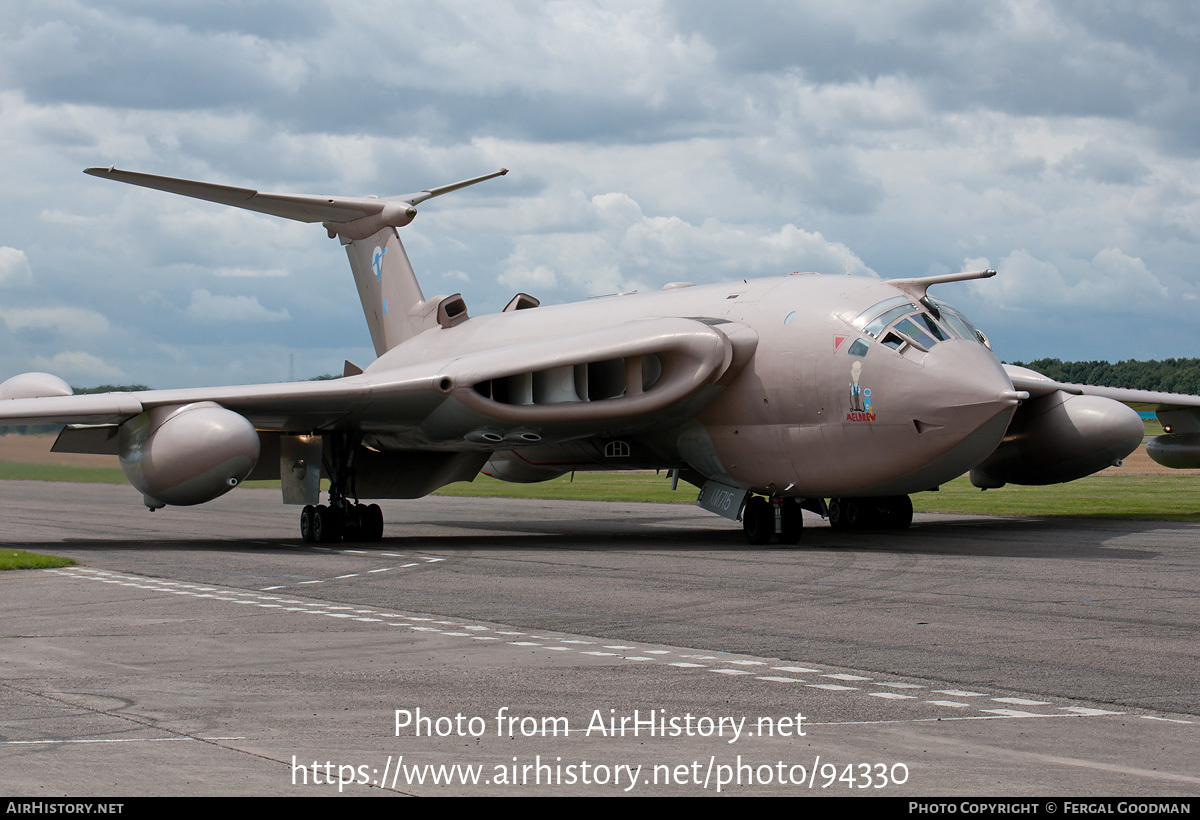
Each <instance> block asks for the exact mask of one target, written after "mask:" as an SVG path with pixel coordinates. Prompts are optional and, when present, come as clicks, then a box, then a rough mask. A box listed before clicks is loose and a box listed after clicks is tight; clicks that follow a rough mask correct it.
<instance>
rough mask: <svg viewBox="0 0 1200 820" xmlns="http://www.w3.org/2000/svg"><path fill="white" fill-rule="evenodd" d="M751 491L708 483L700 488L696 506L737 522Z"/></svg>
mask: <svg viewBox="0 0 1200 820" xmlns="http://www.w3.org/2000/svg"><path fill="white" fill-rule="evenodd" d="M748 494H749V490H745V489H743V488H741V487H731V486H729V485H728V484H720V483H718V482H716V481H706V482H704V486H703V487H701V488H700V495H699V496H698V497H697V498H696V505H697V506H698V507H701V508H703V509H706V510H708V511H709V512H712V513H716V514H717V515H723V516H725V517H726V518H728V519H730V520H731V521H737V520H738V515H740V514H741V512H742V502H743V501H745V500H746V496H747V495H748Z"/></svg>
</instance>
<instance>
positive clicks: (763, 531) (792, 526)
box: [742, 496, 804, 546]
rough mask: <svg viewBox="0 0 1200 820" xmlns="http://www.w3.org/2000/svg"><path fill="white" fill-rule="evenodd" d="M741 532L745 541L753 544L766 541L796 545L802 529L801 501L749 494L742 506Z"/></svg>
mask: <svg viewBox="0 0 1200 820" xmlns="http://www.w3.org/2000/svg"><path fill="white" fill-rule="evenodd" d="M742 531H743V532H744V533H745V534H746V541H747V542H748V543H750V544H754V545H755V546H759V545H762V544H769V543H771V540H772V539H774V540H776V541H778V542H779V543H780V544H786V545H791V544H799V543H800V536H801V535H802V534H803V532H804V518H803V517H802V515H801V512H800V501H799V499H795V498H776V499H772V500H770V501H768V500H767V499H765V498H762V497H760V496H751V498H750V499H749V500H748V501H747V502H746V506H745V507H743V508H742Z"/></svg>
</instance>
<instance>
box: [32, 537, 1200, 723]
mask: <svg viewBox="0 0 1200 820" xmlns="http://www.w3.org/2000/svg"><path fill="white" fill-rule="evenodd" d="M347 552H352V551H350V550H347ZM353 552H358V551H353ZM389 557H398V556H394V555H389ZM420 557H421V559H422V561H424V562H425V563H437V562H441V561H444V560H445V559H444V558H433V557H427V556H420ZM419 565H420V562H418V563H414V564H410V565H406V566H419ZM389 569H392V568H391V567H387V568H380V569H375V570H368V572H386V571H388V570H389ZM46 572H51V573H54V574H58V575H62V576H65V577H68V578H74V579H86V580H92V581H101V582H103V583H110V584H119V585H122V586H128V587H133V588H137V589H145V590H151V591H156V592H164V593H170V594H175V595H192V596H194V597H197V598H208V599H210V600H214V601H225V602H230V603H235V604H240V605H254V606H257V607H260V608H263V609H278V610H279V611H280V612H302V613H305V614H311V615H325V616H326V617H331V618H338V619H342V620H347V621H348V620H353V621H356V622H360V623H385V619H396V620H390V621H386V625H387V626H391V627H398V628H406V629H409V630H412V631H413V632H423V633H436V634H440V635H444V636H447V637H454V638H470V639H472V640H477V641H493V642H497V641H504V642H505V643H507V644H508V645H510V646H514V647H521V648H522V649H525V650H528V651H547V652H559V653H563V652H566V653H571V652H578V653H579V654H580V655H587V656H591V657H595V658H606V659H619V660H625V661H634V662H643V663H645V662H649V663H659V664H662V665H663V666H668V667H675V668H677V669H680V670H705V671H708V672H712V673H714V674H720V675H725V676H728V677H741V678H744V679H746V680H750V679H753V680H760V681H764V682H766V683H771V684H801V685H802V686H804V687H806V688H812V689H820V690H823V691H826V692H834V693H856V694H858V695H867V696H869V697H875V698H879V699H882V700H888V701H891V702H901V701H913V702H914V703H915V702H920V703H923V704H926V705H930V706H937V707H941V708H945V709H953V710H963V709H972V708H973V709H976V710H977V711H978V713H979V714H980V715H981V716H986V717H989V718H992V719H997V718H1044V717H1101V716H1112V715H1123V714H1126V713H1124V712H1119V711H1111V710H1107V709H1099V708H1093V707H1084V706H1070V705H1067V706H1057V707H1056V706H1054V705H1053V704H1052V703H1051V702H1050V701H1042V700H1033V699H1030V698H1022V697H1016V696H1005V697H992V696H989V694H988V693H986V692H975V691H969V690H963V689H932V690H929V693H930V694H932V695H946V696H949V697H950V698H955V700H949V699H938V698H930V699H928V700H921V699H920V698H919V697H918V696H917V695H916V694H907V693H905V692H904V691H903V690H916V689H928V687H927V685H925V684H919V683H911V682H908V681H888V680H878V679H874V678H870V677H867V676H864V675H855V674H851V673H848V672H825V671H822V670H821V669H820V668H818V667H811V666H802V665H799V664H795V663H794V662H787V661H784V662H782V663H780V661H778V660H775V661H772V660H759V659H754V658H730V657H721V656H719V655H707V654H699V653H696V652H681V651H678V650H672V649H659V648H654V649H651V648H646V647H641V646H637V645H629V644H602V646H603V650H613V651H603V650H601V649H586V650H585V649H583V648H582V647H586V646H595V645H596V643H597V641H595V640H585V639H583V638H579V637H567V636H561V635H535V634H531V633H526V632H520V631H517V630H509V629H498V628H495V627H491V626H484V625H480V624H464V623H462V622H460V621H452V620H442V619H437V618H435V617H430V616H418V615H400V614H397V613H381V612H379V611H378V610H373V609H356V608H355V607H353V606H346V605H333V604H324V603H316V602H308V601H300V600H296V599H291V598H283V597H281V596H278V595H266V594H261V593H265V592H269V591H272V590H276V589H280V588H282V587H279V586H275V587H267V588H264V589H262V590H259V591H257V592H250V591H238V590H227V589H220V588H217V587H211V586H201V585H198V584H187V583H183V582H179V581H166V580H162V581H160V580H157V579H150V578H141V577H138V576H131V575H127V574H120V573H115V572H111V571H107V570H95V569H90V568H86V567H72V568H69V569H52V570H46ZM358 576H359V573H350V574H347V575H343V576H338V579H339V580H340V579H344V578H354V577H358ZM297 583H298V584H319V583H322V582H321V581H320V580H311V581H300V582H297ZM215 593H220V594H215ZM263 601H269V602H272V603H262V602H263ZM284 604H291V606H284ZM366 616H377V617H366ZM479 633H491V634H479ZM514 638H521V639H522V640H513V639H514ZM545 642H549V644H552V645H548V644H547V643H545ZM631 651H636V652H639V653H642V654H628V653H630V652H631ZM681 659H687V660H681ZM696 661H716V662H717V663H718V664H720V665H721V666H719V667H714V666H711V665H709V664H706V663H697V662H696ZM609 662H610V663H611V662H614V661H611V660H610V661H609ZM773 663H774V664H780V665H772V664H773ZM740 667H749V668H740ZM752 667H766V669H770V670H771V671H772V672H786V673H789V675H798V674H810V675H811V674H815V675H817V676H819V677H821V678H824V679H827V680H830V681H840V683H824V682H821V683H807V682H805V680H803V679H801V678H796V677H789V676H784V675H770V674H755V673H756V672H759V671H766V669H763V670H756V669H753V668H752ZM850 683H856V684H860V685H858V686H853V685H846V684H850ZM862 684H869V686H870V687H877V688H882V689H884V690H901V691H899V692H896V691H866V690H864V689H863V688H862V686H861V685H862ZM964 698H968V699H969V698H986V699H987V702H990V703H995V704H1006V705H1007V706H1006V707H1004V708H994V709H992V708H988V709H985V708H981V707H982V706H983V705H984V704H983V703H982V702H976V703H964V702H962V700H959V699H964ZM1012 706H1022V707H1051V708H1052V709H1057V712H1055V713H1051V714H1047V713H1046V712H1045V711H1036V712H1035V711H1028V710H1027V709H1014V708H1007V707H1012ZM1138 717H1141V718H1144V719H1147V720H1159V721H1165V722H1169V723H1178V724H1187V725H1190V724H1192V723H1193V721H1188V720H1181V719H1174V718H1167V717H1161V716H1157V715H1139V716H1138Z"/></svg>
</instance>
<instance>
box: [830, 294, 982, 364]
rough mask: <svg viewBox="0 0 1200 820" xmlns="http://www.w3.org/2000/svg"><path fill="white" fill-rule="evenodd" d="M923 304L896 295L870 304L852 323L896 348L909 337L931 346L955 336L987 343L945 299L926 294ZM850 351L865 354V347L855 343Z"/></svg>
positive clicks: (922, 344)
mask: <svg viewBox="0 0 1200 820" xmlns="http://www.w3.org/2000/svg"><path fill="white" fill-rule="evenodd" d="M921 304H922V305H923V306H924V308H921V307H918V306H917V305H916V304H915V303H914V302H913V301H912V300H911V299H909V297H907V296H893V297H892V298H891V299H885V300H884V301H882V302H879V303H877V304H874V305H872V306H871V307H869V308H867V309H866V310H864V311H863V312H862V313H860V314H858V315H857V316H855V317H854V319H853V320H851V322H850V324H852V325H854V327H856V328H858V329H859V330H861V331H862V332H863V333H865V334H867V335H868V336H870V337H872V338H874V339H879V340H880V343H882V344H884V345H886V346H887V347H890V348H892V349H895V350H898V349H900V348H901V347H903V346H904V344H905V343H906V342H908V341H911V342H912V343H914V344H916V345H917V346H918V347H921V348H924V349H925V350H928V349H929V348H931V347H933V346H934V345H935V344H937V343H938V342H945V341H949V340H950V339H953V338H956V337H958V338H963V339H970V340H971V341H973V342H979V343H981V344H986V342H984V341H983V339H984V337H983V334H982V333H980V332H979V331H978V330H976V329H975V326H974V325H972V324H971V323H970V322H968V321H967V320H966V317H964V316H963V315H962V314H961V313H959V312H958V311H957V310H955V309H954V308H952V307H950V306H949V305H947V304H946V303H945V302H939V301H937V300H935V299H931V298H930V297H928V296H926V297H925V298H924V299H923V300H921ZM926 311H928V312H926ZM850 352H851V353H855V355H866V349H865V348H864V349H863V352H862V353H856V352H855V350H854V349H853V347H852V348H851V350H850Z"/></svg>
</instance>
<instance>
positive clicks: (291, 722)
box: [0, 481, 1200, 798]
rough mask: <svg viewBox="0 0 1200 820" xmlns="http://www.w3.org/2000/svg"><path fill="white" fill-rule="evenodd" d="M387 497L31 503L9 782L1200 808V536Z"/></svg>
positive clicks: (7, 682)
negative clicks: (338, 518)
mask: <svg viewBox="0 0 1200 820" xmlns="http://www.w3.org/2000/svg"><path fill="white" fill-rule="evenodd" d="M382 506H383V507H384V514H385V518H386V521H387V527H386V530H385V535H384V540H383V542H382V543H379V544H371V545H362V544H352V543H347V544H342V545H339V546H337V547H334V548H321V547H318V546H316V545H306V544H304V543H303V542H301V540H300V538H299V535H298V518H299V515H298V510H297V509H296V508H292V507H283V506H281V505H280V504H279V501H278V495H277V491H267V490H247V489H239V490H237V491H235V492H234V493H231V494H230V495H228V496H226V497H225V498H222V499H219V500H218V501H216V502H213V503H211V504H208V505H204V506H203V507H199V508H167V509H165V510H160V511H158V512H155V513H152V514H151V513H149V512H147V511H146V510H145V509H144V508H142V507H141V506H140V505H139V498H138V496H137V494H136V492H135V491H133V490H131V489H130V488H128V487H117V486H110V485H84V484H52V483H44V482H15V481H14V482H4V484H3V494H2V496H0V527H2V528H3V530H2V533H3V535H2V539H3V540H2V545H3V546H5V547H16V548H22V549H32V550H36V551H43V552H50V553H53V554H57V555H64V556H69V557H72V558H75V559H76V560H77V561H79V562H80V566H77V567H72V568H64V569H59V570H40V571H26V572H10V573H2V574H0V617H2V618H3V622H2V623H3V626H2V628H0V637H2V641H3V642H2V643H0V647H2V649H0V766H2V770H3V771H4V772H5V776H4V777H3V778H0V793H3V794H5V795H21V796H31V797H39V798H46V797H53V796H133V795H145V794H149V795H275V794H279V795H300V796H304V795H314V796H315V795H325V794H328V795H336V794H338V793H339V792H342V793H346V794H371V795H386V794H414V795H434V794H505V795H551V794H601V795H619V794H625V793H628V794H639V795H646V794H685V795H701V794H715V793H717V792H718V790H719V791H720V793H722V794H736V795H767V794H797V795H801V794H802V795H864V794H869V795H893V796H895V795H923V796H934V795H936V796H952V795H967V796H981V795H991V796H1022V795H1035V796H1036V795H1043V796H1047V795H1050V796H1052V795H1059V796H1062V795H1072V796H1101V795H1114V796H1191V795H1197V794H1200V548H1198V546H1197V542H1198V540H1200V525H1196V524H1181V523H1166V522H1110V521H1091V520H1066V519H1020V518H1013V519H998V518H983V517H963V516H944V515H943V516H931V515H925V516H920V515H919V516H917V519H916V522H915V523H914V526H913V527H912V529H910V530H908V531H905V532H899V533H882V532H879V533H855V534H848V533H834V532H832V531H831V530H829V529H828V528H827V527H826V526H825V525H824V523H823V522H821V521H820V519H818V518H815V517H814V518H806V521H805V524H806V531H805V538H804V541H803V542H802V543H801V545H800V546H799V547H797V548H786V549H785V548H780V547H771V548H751V547H747V546H746V545H745V544H744V541H743V539H742V537H741V534H740V532H739V531H738V530H737V529H735V527H734V525H732V522H729V521H727V520H725V519H722V518H718V517H716V516H712V515H710V514H708V513H705V512H703V511H701V510H699V509H696V508H694V507H689V506H686V505H655V504H616V503H614V504H603V503H578V502H543V501H519V500H479V499H459V498H426V499H422V500H419V501H412V502H407V501H393V502H384V503H383V505H382ZM622 720H624V726H622ZM398 724H399V725H398ZM420 781H423V782H420Z"/></svg>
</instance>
